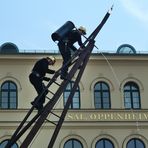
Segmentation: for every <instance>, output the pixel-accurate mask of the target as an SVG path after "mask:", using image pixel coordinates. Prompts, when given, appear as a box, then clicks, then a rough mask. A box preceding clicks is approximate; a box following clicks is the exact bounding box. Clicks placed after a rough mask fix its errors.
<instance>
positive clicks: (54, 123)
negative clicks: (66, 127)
mask: <svg viewBox="0 0 148 148" xmlns="http://www.w3.org/2000/svg"><path fill="white" fill-rule="evenodd" d="M46 121H48V122H50V123H52V124H54V125H57V124H56V123H54V122H53V121H50V120H48V119H46Z"/></svg>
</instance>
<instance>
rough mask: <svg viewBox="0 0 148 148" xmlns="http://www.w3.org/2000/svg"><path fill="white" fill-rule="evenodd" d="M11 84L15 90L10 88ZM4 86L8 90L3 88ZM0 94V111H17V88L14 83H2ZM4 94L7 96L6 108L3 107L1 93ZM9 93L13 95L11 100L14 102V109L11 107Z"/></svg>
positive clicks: (7, 81) (8, 81)
mask: <svg viewBox="0 0 148 148" xmlns="http://www.w3.org/2000/svg"><path fill="white" fill-rule="evenodd" d="M11 84H13V85H14V86H15V89H12V88H11ZM4 85H8V88H3V86H4ZM0 92H1V94H0V109H17V108H18V88H17V85H16V83H15V82H13V81H11V80H6V81H4V82H3V83H2V85H1V91H0ZM4 92H5V93H6V95H7V102H6V103H7V104H6V105H7V107H3V105H2V104H3V98H2V97H3V96H2V95H3V93H4ZM11 93H15V98H13V99H14V100H15V102H14V103H15V107H14V106H12V107H11V104H12V102H11Z"/></svg>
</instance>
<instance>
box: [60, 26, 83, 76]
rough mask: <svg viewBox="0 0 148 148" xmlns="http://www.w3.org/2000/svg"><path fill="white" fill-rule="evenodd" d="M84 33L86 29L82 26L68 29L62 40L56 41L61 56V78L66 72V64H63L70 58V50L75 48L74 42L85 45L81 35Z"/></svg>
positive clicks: (73, 50)
mask: <svg viewBox="0 0 148 148" xmlns="http://www.w3.org/2000/svg"><path fill="white" fill-rule="evenodd" d="M85 34H86V29H85V28H84V27H82V26H81V27H79V28H78V30H76V29H74V30H72V31H70V32H69V33H68V34H67V36H66V37H65V39H64V40H60V41H59V42H58V47H59V51H60V53H61V55H62V58H63V68H62V70H61V79H66V76H67V72H68V65H66V66H65V64H66V63H67V62H68V61H69V60H70V59H71V54H72V52H75V51H76V50H77V48H76V47H75V46H74V43H76V42H77V43H78V45H79V46H80V47H81V48H84V47H85V46H84V45H83V43H82V39H81V36H82V35H85Z"/></svg>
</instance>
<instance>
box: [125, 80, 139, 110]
mask: <svg viewBox="0 0 148 148" xmlns="http://www.w3.org/2000/svg"><path fill="white" fill-rule="evenodd" d="M124 106H125V108H127V109H131V108H133V109H139V108H141V102H140V92H139V87H138V85H137V84H136V83H134V82H128V83H126V84H125V85H124Z"/></svg>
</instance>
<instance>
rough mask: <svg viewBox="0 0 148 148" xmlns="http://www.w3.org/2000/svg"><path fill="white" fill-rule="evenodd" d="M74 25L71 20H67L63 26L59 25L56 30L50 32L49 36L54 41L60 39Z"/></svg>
mask: <svg viewBox="0 0 148 148" xmlns="http://www.w3.org/2000/svg"><path fill="white" fill-rule="evenodd" d="M74 27H75V25H74V24H73V23H72V22H71V21H67V22H66V23H65V24H64V25H63V26H61V27H60V28H59V29H58V30H57V31H55V32H54V33H52V35H51V38H52V40H53V41H54V42H55V41H60V40H62V39H64V38H65V36H66V35H67V34H68V33H69V32H70V31H71V30H72V29H73V28H74Z"/></svg>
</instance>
